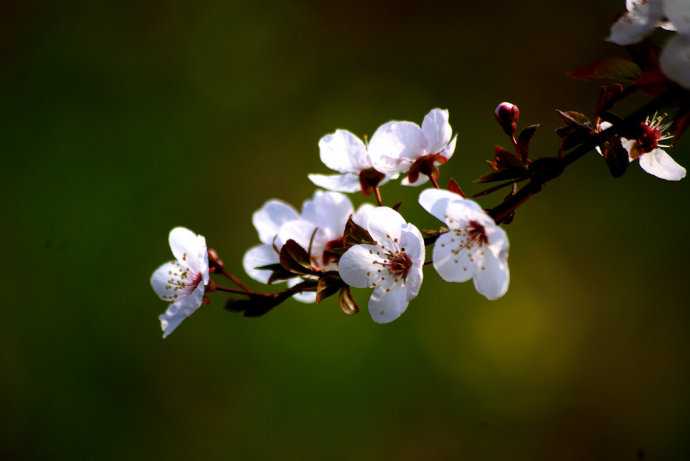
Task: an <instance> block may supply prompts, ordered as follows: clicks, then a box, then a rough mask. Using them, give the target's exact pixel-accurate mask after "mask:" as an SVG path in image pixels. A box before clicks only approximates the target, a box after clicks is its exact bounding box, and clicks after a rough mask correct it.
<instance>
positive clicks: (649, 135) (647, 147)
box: [637, 123, 663, 154]
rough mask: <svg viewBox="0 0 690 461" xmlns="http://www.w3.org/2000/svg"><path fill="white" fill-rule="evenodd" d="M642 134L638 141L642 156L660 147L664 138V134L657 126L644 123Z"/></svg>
mask: <svg viewBox="0 0 690 461" xmlns="http://www.w3.org/2000/svg"><path fill="white" fill-rule="evenodd" d="M641 128H642V134H641V135H640V137H639V138H638V139H637V148H638V149H639V151H640V154H646V153H648V152H651V151H653V150H654V149H656V148H657V146H658V145H659V140H661V138H662V136H663V132H662V131H661V130H660V129H659V128H658V127H656V126H653V125H649V124H647V123H643V124H642V126H641Z"/></svg>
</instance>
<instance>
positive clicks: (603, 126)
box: [595, 122, 613, 157]
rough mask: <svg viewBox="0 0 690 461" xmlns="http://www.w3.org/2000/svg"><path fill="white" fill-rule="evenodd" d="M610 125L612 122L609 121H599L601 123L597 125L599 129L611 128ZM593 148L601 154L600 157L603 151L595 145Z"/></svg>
mask: <svg viewBox="0 0 690 461" xmlns="http://www.w3.org/2000/svg"><path fill="white" fill-rule="evenodd" d="M612 126H613V123H611V122H601V123H600V124H599V127H600V128H601V131H604V130H608V129H609V128H611V127H612ZM595 149H596V151H597V153H598V154H599V155H601V156H602V157H603V156H604V153H603V152H602V151H601V147H599V146H596V147H595Z"/></svg>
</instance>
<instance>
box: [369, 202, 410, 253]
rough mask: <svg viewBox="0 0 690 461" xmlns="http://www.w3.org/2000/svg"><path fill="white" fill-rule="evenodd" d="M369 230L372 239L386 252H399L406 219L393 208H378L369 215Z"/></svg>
mask: <svg viewBox="0 0 690 461" xmlns="http://www.w3.org/2000/svg"><path fill="white" fill-rule="evenodd" d="M367 224H368V225H367V230H368V231H369V234H370V235H371V236H372V238H373V239H374V240H375V241H376V242H377V243H378V244H380V245H381V246H383V247H384V248H385V249H386V250H389V251H397V250H398V248H399V242H400V237H401V235H402V229H403V227H404V226H406V225H407V223H406V222H405V219H403V217H402V216H401V215H400V213H398V212H397V211H395V210H394V209H392V208H388V207H384V206H382V207H377V208H376V209H375V210H372V211H371V212H370V213H369V222H368V223H367Z"/></svg>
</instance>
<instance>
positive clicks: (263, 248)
mask: <svg viewBox="0 0 690 461" xmlns="http://www.w3.org/2000/svg"><path fill="white" fill-rule="evenodd" d="M278 262H280V258H279V257H278V254H277V253H276V251H275V249H274V248H273V246H272V245H264V244H262V245H257V246H255V247H252V248H250V249H249V250H247V252H246V253H245V254H244V258H242V266H243V267H244V271H245V272H246V273H247V275H249V276H250V277H251V278H253V279H254V280H256V281H257V282H260V283H268V279H269V278H270V277H271V271H267V270H258V269H257V267H262V266H268V265H269V264H277V263H278Z"/></svg>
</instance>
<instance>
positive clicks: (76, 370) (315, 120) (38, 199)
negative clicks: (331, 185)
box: [0, 0, 690, 460]
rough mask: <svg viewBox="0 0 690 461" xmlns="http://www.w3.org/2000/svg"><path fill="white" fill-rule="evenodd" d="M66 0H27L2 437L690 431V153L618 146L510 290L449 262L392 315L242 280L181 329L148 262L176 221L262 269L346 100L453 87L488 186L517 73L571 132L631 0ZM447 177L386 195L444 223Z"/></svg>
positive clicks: (163, 447) (396, 445)
mask: <svg viewBox="0 0 690 461" xmlns="http://www.w3.org/2000/svg"><path fill="white" fill-rule="evenodd" d="M50 3H52V2H46V3H43V2H32V1H29V2H3V5H2V7H0V8H1V10H0V13H1V14H0V56H1V58H2V64H3V65H2V72H1V73H0V82H1V85H0V94H1V98H0V101H1V103H2V114H3V116H2V137H1V138H0V152H1V155H2V158H3V166H2V169H1V170H0V171H2V180H1V181H0V190H1V191H2V198H3V209H4V210H5V211H4V219H3V222H4V223H5V224H4V232H3V234H4V238H3V241H4V242H5V247H4V251H5V261H6V264H5V265H4V266H3V267H2V279H3V283H2V286H3V294H4V302H3V305H4V309H3V323H4V325H5V328H4V329H3V333H2V334H1V335H0V414H1V415H2V419H1V421H2V427H1V431H0V459H3V460H5V459H7V460H13V459H94V460H96V459H97V460H101V459H106V460H107V459H113V460H122V459H242V460H244V459H342V460H380V459H401V460H418V459H425V460H426V459H473V460H476V459H480V460H484V459H486V460H493V459H511V460H585V459H586V460H635V459H640V458H645V459H687V455H688V453H690V444H689V442H690V439H689V437H690V414H689V411H690V398H689V396H688V388H689V385H690V360H689V359H690V331H689V330H690V329H689V326H690V311H689V309H688V308H689V307H690V303H689V301H688V299H689V296H690V285H689V284H688V282H687V274H686V265H685V264H686V263H687V260H688V254H689V252H690V241H689V239H688V235H689V231H690V219H689V218H688V209H689V208H688V205H690V194H688V187H690V185H689V183H688V181H687V180H686V181H684V182H681V183H679V184H673V183H666V182H663V181H661V180H657V179H656V178H653V177H651V176H649V175H647V174H644V173H643V172H642V171H641V170H640V169H639V167H637V166H635V165H634V166H633V167H632V168H631V169H630V171H629V174H627V175H626V176H625V177H624V178H622V179H620V180H613V179H611V178H610V176H609V174H608V172H607V169H606V167H605V165H604V164H603V162H602V161H601V160H600V159H599V158H596V157H595V156H593V155H592V156H590V157H588V158H586V159H584V160H582V161H580V162H578V163H577V164H576V165H575V166H574V167H573V168H572V169H571V170H569V171H568V173H567V174H566V175H565V176H564V177H563V178H561V179H559V180H558V181H556V182H554V183H553V184H552V185H549V186H548V188H547V189H546V190H545V192H544V193H543V194H542V195H541V196H539V197H538V198H536V199H534V200H533V201H532V202H530V203H529V204H528V205H527V206H525V207H524V209H523V210H522V211H521V212H520V213H519V214H518V216H517V218H516V221H515V223H514V224H513V225H511V226H509V228H508V232H509V235H510V238H511V244H512V245H511V246H512V248H511V260H510V262H511V269H512V285H511V290H510V291H509V293H508V295H507V296H505V298H503V299H502V300H500V301H497V302H493V303H490V302H487V301H485V300H484V299H483V298H482V297H481V296H480V295H478V294H477V293H476V292H475V291H474V289H473V287H472V285H471V283H468V284H462V285H450V284H443V283H441V282H440V280H439V278H438V277H437V275H436V274H435V273H434V272H433V271H431V270H429V271H427V275H426V281H425V285H424V287H423V290H422V294H421V296H420V298H418V299H417V300H416V301H415V302H414V303H413V304H412V305H411V306H410V308H409V309H408V311H407V313H406V314H405V315H404V316H403V317H402V318H401V319H399V320H398V321H396V322H395V323H393V324H391V325H388V326H379V325H376V324H374V323H373V322H372V321H371V320H370V318H369V316H368V314H367V313H366V311H364V312H362V313H361V314H360V315H358V316H355V317H346V316H344V315H343V314H342V313H341V312H340V311H339V309H338V307H337V303H336V302H335V301H334V300H331V301H329V302H326V303H324V304H322V305H319V306H316V305H312V306H305V305H301V304H298V303H295V302H292V301H291V302H289V303H287V304H285V305H284V306H282V307H280V308H279V309H277V310H276V311H274V312H273V313H272V314H271V315H268V316H266V317H264V318H261V319H245V318H243V317H241V316H238V315H235V314H230V313H228V312H225V311H223V309H222V302H220V299H219V298H215V302H214V303H213V304H211V305H209V306H206V307H204V308H202V309H201V310H200V311H199V312H198V313H197V314H196V315H195V316H194V317H193V318H191V319H189V320H188V321H186V322H185V323H184V324H183V325H182V326H181V327H180V328H179V329H178V330H177V331H176V332H175V333H174V334H173V335H172V336H171V337H170V338H169V339H167V340H165V341H163V340H161V337H160V336H161V334H160V331H159V325H158V320H157V316H158V314H159V313H161V312H162V311H163V310H164V309H165V304H164V303H163V302H161V301H159V300H158V299H157V298H156V296H155V295H154V293H153V292H152V291H151V289H150V287H149V284H148V280H149V276H150V273H151V272H152V271H153V269H155V268H156V267H157V265H158V264H160V263H161V262H163V261H164V260H166V259H168V258H169V257H170V256H169V249H168V247H167V233H168V231H169V230H170V228H172V227H173V226H175V225H186V226H189V227H190V228H192V229H194V230H195V231H197V232H200V233H202V234H204V235H205V236H206V237H207V239H208V241H209V244H210V245H211V246H213V247H215V248H218V249H219V251H220V252H221V255H222V257H223V258H224V260H225V261H226V263H227V265H228V266H230V267H235V268H237V270H238V272H241V264H240V263H241V257H242V254H243V253H244V251H245V250H246V249H247V248H249V247H250V246H252V245H254V244H256V242H257V237H256V234H255V231H254V229H253V228H252V226H251V222H250V219H251V213H252V212H253V211H254V210H255V209H256V208H258V207H259V206H260V205H261V204H262V203H263V202H264V201H265V200H267V199H269V198H272V197H281V198H283V199H285V200H287V201H290V202H292V203H293V204H295V205H298V206H299V205H300V204H301V202H302V200H304V199H305V198H306V197H308V196H310V195H311V194H312V192H313V187H312V186H311V185H310V183H309V182H308V181H307V179H306V174H307V173H308V172H322V173H325V172H326V171H327V170H326V168H325V167H324V166H323V165H321V163H320V162H319V159H318V148H317V141H318V139H319V137H320V136H322V135H323V134H325V133H328V132H331V131H333V130H334V129H335V128H338V127H341V128H348V129H350V130H352V131H354V132H356V133H359V134H364V133H369V134H371V133H372V132H373V130H374V129H375V128H376V127H377V126H378V125H379V124H380V123H382V122H384V121H387V120H389V119H394V118H395V119H408V120H415V121H418V122H421V119H422V117H423V116H424V114H426V112H427V111H428V110H429V109H431V108H433V107H437V106H438V107H443V108H448V109H449V110H450V114H451V123H452V125H453V127H454V128H455V129H456V130H457V131H458V132H459V134H460V136H459V144H458V149H457V151H456V156H455V158H454V159H453V160H452V161H451V162H450V163H449V164H448V165H447V166H446V167H444V169H443V171H442V173H443V178H444V181H445V180H446V179H447V178H448V177H450V176H451V175H452V176H454V177H455V178H456V179H458V180H459V181H460V182H461V184H463V185H464V186H465V188H466V189H468V190H471V191H477V190H478V189H477V187H476V186H474V185H473V184H472V183H471V181H472V180H473V179H474V178H476V177H478V176H479V175H480V174H482V173H483V172H485V164H484V160H485V159H488V158H489V156H490V155H491V152H492V149H493V146H494V144H497V143H505V139H504V136H503V135H502V133H501V132H500V129H499V128H498V126H497V125H496V124H495V122H494V120H493V115H492V111H493V108H494V106H495V105H496V103H498V102H500V101H502V100H510V101H513V102H515V103H517V104H519V105H520V107H521V109H522V120H523V126H524V125H526V124H529V123H542V125H543V128H542V129H541V130H540V132H539V133H538V138H537V140H536V145H535V149H534V150H535V151H537V152H542V153H544V154H550V153H553V152H555V150H556V148H557V142H558V141H557V138H556V137H555V135H554V134H553V129H555V128H556V127H557V124H558V119H557V116H556V115H555V112H554V109H555V108H560V109H574V110H580V111H583V112H587V111H590V110H591V109H592V108H593V104H594V100H595V97H596V95H597V93H598V88H597V86H596V85H594V84H588V83H583V82H576V81H572V80H569V79H567V78H566V77H565V72H566V71H568V70H570V69H572V68H575V67H577V66H580V65H582V64H587V63H589V62H591V61H592V60H594V59H597V58H601V57H603V56H606V55H610V54H622V51H621V50H620V49H618V48H616V47H614V46H612V45H610V44H607V43H605V42H604V41H603V39H604V37H605V36H606V35H607V33H608V26H609V25H610V23H611V22H612V20H613V19H615V18H616V16H617V14H619V13H620V12H621V10H622V9H623V7H624V5H623V3H624V2H623V0H606V1H600V0H583V1H580V2H543V1H523V2H514V1H508V0H500V1H493V2H454V3H448V4H443V3H436V2H434V3H431V2H411V1H402V2H400V1H399V2H380V1H366V2H365V1H354V2H318V1H303V2H300V1H292V2H272V3H264V2H246V3H242V2H233V1H199V2H187V3H181V2H174V1H170V0H153V1H149V2H134V1H120V2H112V3H111V4H109V3H106V2H84V4H76V3H75V4H69V3H67V2H64V3H63V4H61V5H57V4H53V5H51V4H50ZM689 147H690V143H688V142H687V140H686V141H685V142H683V143H682V144H681V145H680V146H679V147H678V149H676V150H675V154H674V155H675V156H676V158H678V160H679V162H680V163H683V164H685V165H686V166H687V165H688V164H690V159H689V158H688V157H689V156H688V154H689V153H690V148H689ZM418 192H419V190H409V189H407V190H402V189H401V188H399V187H396V186H387V187H386V188H385V189H384V196H385V198H387V199H388V200H389V202H390V203H393V202H395V201H397V200H403V202H404V204H403V208H402V212H403V213H404V214H405V215H406V216H407V217H408V218H409V219H410V220H413V221H415V222H417V223H418V224H420V225H422V226H430V225H432V224H433V222H434V221H433V219H432V218H431V217H430V216H427V215H425V214H424V213H423V212H422V211H421V209H419V208H418V207H417V206H416V204H415V201H416V194H417V193H418ZM501 197H502V196H496V197H492V198H490V199H488V200H485V201H483V202H482V203H484V204H486V205H487V206H488V205H491V204H492V203H495V202H496V201H497V200H499V199H500V198H501ZM353 199H354V200H356V202H357V203H359V202H361V197H359V196H353ZM7 256H9V258H7ZM366 296H367V293H365V292H363V291H361V292H359V293H358V299H360V301H361V302H362V305H365V303H366Z"/></svg>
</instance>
